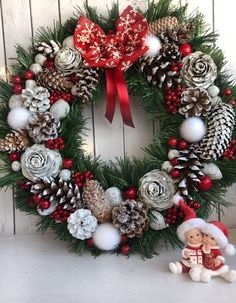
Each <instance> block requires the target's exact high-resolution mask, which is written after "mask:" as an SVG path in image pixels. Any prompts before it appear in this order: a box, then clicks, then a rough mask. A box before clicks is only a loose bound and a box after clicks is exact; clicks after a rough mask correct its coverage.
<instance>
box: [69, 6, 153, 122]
mask: <svg viewBox="0 0 236 303" xmlns="http://www.w3.org/2000/svg"><path fill="white" fill-rule="evenodd" d="M147 32H148V24H147V21H146V19H145V18H144V17H143V16H142V15H141V14H140V13H138V12H136V11H135V10H134V9H133V8H132V7H131V6H128V7H127V8H126V9H125V10H124V11H123V13H122V14H121V15H120V17H119V19H118V20H117V22H116V33H109V34H108V35H107V36H106V35H105V33H104V32H103V30H102V29H101V28H100V27H99V26H98V25H97V24H96V23H94V22H92V21H91V20H89V19H87V18H86V17H83V16H82V17H80V18H79V20H78V24H77V26H76V29H75V33H74V45H75V47H76V48H78V49H79V51H80V53H81V55H82V56H83V58H84V60H85V62H86V64H87V65H88V66H91V67H100V68H105V74H106V83H107V108H106V115H105V116H106V118H107V119H108V120H109V121H110V122H112V120H113V117H114V113H115V104H116V95H117V96H118V100H119V103H120V111H121V115H122V118H123V121H124V123H125V124H127V125H129V126H132V127H134V123H133V121H132V116H131V110H130V104H129V94H128V89H127V86H126V82H125V78H124V71H126V70H127V69H128V68H129V67H130V66H131V65H132V64H133V63H134V62H135V61H136V60H137V59H138V58H139V57H140V56H142V55H143V54H144V53H145V52H146V51H147V49H148V48H147V47H146V46H145V45H144V38H145V36H146V35H147Z"/></svg>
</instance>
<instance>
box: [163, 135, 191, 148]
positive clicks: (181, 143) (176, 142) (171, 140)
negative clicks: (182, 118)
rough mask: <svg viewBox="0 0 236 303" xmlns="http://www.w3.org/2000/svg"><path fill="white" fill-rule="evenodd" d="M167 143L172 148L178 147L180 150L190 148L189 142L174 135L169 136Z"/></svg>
mask: <svg viewBox="0 0 236 303" xmlns="http://www.w3.org/2000/svg"><path fill="white" fill-rule="evenodd" d="M167 144H168V146H169V147H170V148H177V149H179V150H184V149H186V148H188V142H187V141H185V140H177V139H176V138H174V137H172V138H169V139H168V141H167Z"/></svg>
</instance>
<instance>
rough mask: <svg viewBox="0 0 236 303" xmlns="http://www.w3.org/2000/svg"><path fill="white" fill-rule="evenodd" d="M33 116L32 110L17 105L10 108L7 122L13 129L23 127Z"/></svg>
mask: <svg viewBox="0 0 236 303" xmlns="http://www.w3.org/2000/svg"><path fill="white" fill-rule="evenodd" d="M30 116H31V112H30V111H29V110H28V109H26V108H24V107H15V108H13V109H11V110H10V112H9V114H8V116H7V123H8V125H9V126H10V127H11V128H12V129H17V128H23V129H25V127H26V124H27V122H28V120H29V118H30Z"/></svg>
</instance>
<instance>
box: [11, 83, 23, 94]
mask: <svg viewBox="0 0 236 303" xmlns="http://www.w3.org/2000/svg"><path fill="white" fill-rule="evenodd" d="M12 91H13V93H14V94H16V95H20V94H21V93H22V85H21V84H14V85H13V87H12Z"/></svg>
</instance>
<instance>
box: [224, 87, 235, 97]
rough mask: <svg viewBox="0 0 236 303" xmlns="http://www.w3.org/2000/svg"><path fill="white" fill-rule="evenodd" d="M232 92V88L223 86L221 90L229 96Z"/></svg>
mask: <svg viewBox="0 0 236 303" xmlns="http://www.w3.org/2000/svg"><path fill="white" fill-rule="evenodd" d="M232 94H233V92H232V90H231V89H230V88H225V89H224V90H223V95H225V96H227V97H229V96H231V95H232Z"/></svg>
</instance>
